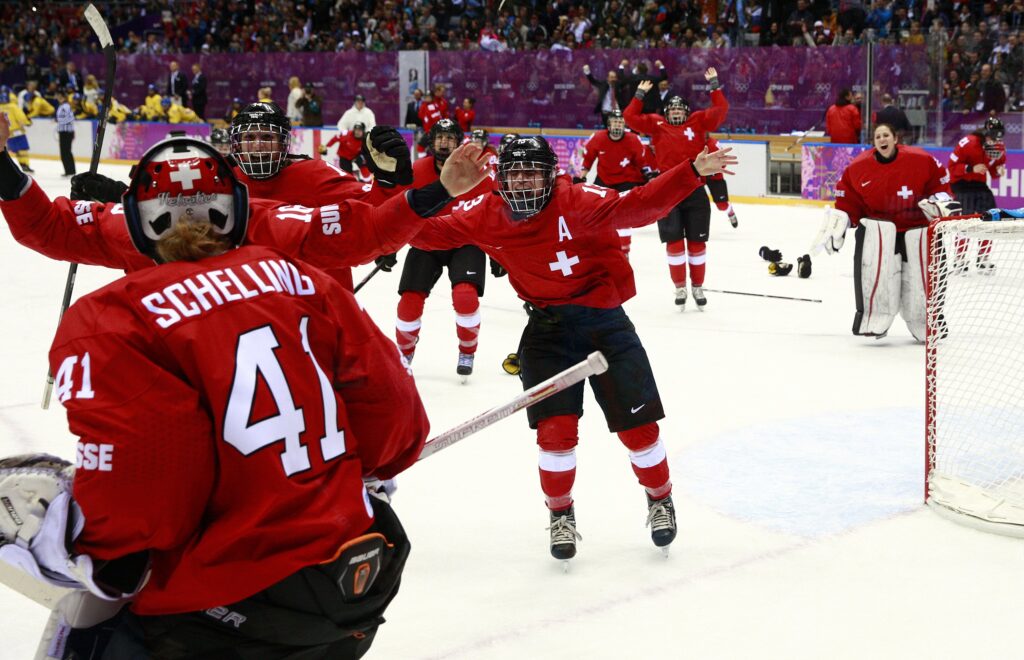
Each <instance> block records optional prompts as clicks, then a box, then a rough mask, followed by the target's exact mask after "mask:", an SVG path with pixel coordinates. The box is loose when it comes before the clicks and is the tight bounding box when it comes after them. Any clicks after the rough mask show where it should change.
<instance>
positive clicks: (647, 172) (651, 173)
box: [640, 167, 661, 183]
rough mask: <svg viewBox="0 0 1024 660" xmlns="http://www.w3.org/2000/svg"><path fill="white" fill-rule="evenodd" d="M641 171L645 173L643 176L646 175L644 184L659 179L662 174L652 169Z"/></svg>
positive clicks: (647, 168) (645, 168)
mask: <svg viewBox="0 0 1024 660" xmlns="http://www.w3.org/2000/svg"><path fill="white" fill-rule="evenodd" d="M640 171H641V172H642V173H643V175H644V182H645V183H646V182H647V181H650V180H651V179H653V178H655V177H657V176H658V175H659V174H661V172H660V171H658V170H655V169H651V168H650V167H644V168H642V169H641V170H640Z"/></svg>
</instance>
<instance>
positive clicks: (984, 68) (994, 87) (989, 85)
mask: <svg viewBox="0 0 1024 660" xmlns="http://www.w3.org/2000/svg"><path fill="white" fill-rule="evenodd" d="M974 109H975V110H976V111H978V112H986V113H987V112H996V113H1002V112H1003V111H1005V110H1006V90H1005V89H1003V86H1002V84H1000V83H998V82H996V81H995V80H994V79H993V78H992V65H991V64H983V65H981V73H980V78H979V80H978V100H977V101H976V102H975V104H974Z"/></svg>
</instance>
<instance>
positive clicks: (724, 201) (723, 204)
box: [708, 135, 740, 229]
mask: <svg viewBox="0 0 1024 660" xmlns="http://www.w3.org/2000/svg"><path fill="white" fill-rule="evenodd" d="M708 149H710V150H711V151H718V140H716V139H715V138H713V137H711V136H710V135H709V136H708ZM708 192H710V193H711V201H713V202H714V203H715V206H717V207H718V210H719V211H721V212H722V213H724V214H725V215H726V217H727V218H729V224H730V225H732V228H733V229H736V227H738V226H739V224H740V221H739V219H738V218H737V217H736V210H735V209H734V208H733V207H732V203H731V202H730V201H729V184H728V183H726V181H725V177H724V176H709V177H708Z"/></svg>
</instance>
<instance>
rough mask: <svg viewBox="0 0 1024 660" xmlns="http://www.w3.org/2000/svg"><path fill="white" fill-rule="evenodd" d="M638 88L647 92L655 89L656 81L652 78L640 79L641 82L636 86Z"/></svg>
mask: <svg viewBox="0 0 1024 660" xmlns="http://www.w3.org/2000/svg"><path fill="white" fill-rule="evenodd" d="M636 89H637V91H639V92H643V93H644V94H646V93H647V92H649V91H651V90H652V89H654V83H653V82H652V81H650V80H642V81H640V84H639V85H637V86H636Z"/></svg>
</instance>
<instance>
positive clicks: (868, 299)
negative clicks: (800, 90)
mask: <svg viewBox="0 0 1024 660" xmlns="http://www.w3.org/2000/svg"><path fill="white" fill-rule="evenodd" d="M874 145H875V148H874V149H871V150H869V151H865V152H864V153H862V154H860V155H859V156H857V157H856V158H854V159H853V162H852V163H850V165H849V166H848V167H847V168H846V170H844V171H843V175H842V178H841V179H840V180H839V183H838V184H837V185H836V205H835V208H827V209H826V211H825V220H824V222H823V223H822V226H821V229H820V231H819V232H818V237H817V238H816V239H815V246H816V247H815V249H818V247H819V246H820V247H823V248H824V249H825V250H826V251H827V252H828V253H829V254H832V253H833V252H836V251H838V250H839V249H840V248H841V247H842V246H843V243H844V241H845V237H846V230H847V229H848V228H850V227H851V226H852V227H854V228H855V230H856V231H855V233H854V236H855V240H856V248H855V249H854V253H853V285H854V295H855V297H856V301H857V313H856V315H855V316H854V319H853V334H855V335H863V336H866V337H875V338H879V339H880V338H882V337H884V336H885V335H886V333H888V332H889V326H891V325H892V322H893V319H894V318H896V313H897V312H899V314H900V315H901V316H902V317H903V320H904V322H906V324H907V327H908V328H909V329H910V332H911V334H913V335H914V338H916V339H917V340H918V341H924V337H925V286H926V280H927V277H928V273H927V270H926V264H927V263H928V254H927V252H928V239H927V235H926V234H927V228H928V220H929V219H932V218H937V217H942V216H946V215H951V214H954V213H956V212H958V211H959V206H960V205H959V204H958V203H957V202H955V201H954V200H953V198H952V197H950V195H949V175H948V174H947V173H946V168H945V167H943V166H942V164H941V163H939V162H938V161H937V160H935V159H934V158H933V157H932V156H930V155H929V154H928V153H927V152H925V151H924V150H922V149H918V148H916V147H908V146H904V145H900V144H898V141H897V138H896V131H895V130H894V129H893V127H892V126H890V125H888V124H879V125H878V126H876V127H875V132H874Z"/></svg>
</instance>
